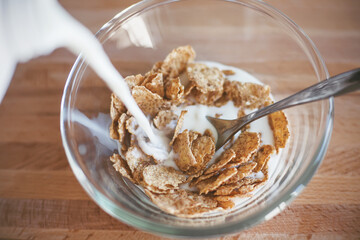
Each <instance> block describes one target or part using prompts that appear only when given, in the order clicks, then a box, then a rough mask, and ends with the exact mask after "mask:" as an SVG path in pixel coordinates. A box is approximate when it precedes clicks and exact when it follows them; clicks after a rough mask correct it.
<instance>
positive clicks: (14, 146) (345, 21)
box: [0, 0, 360, 239]
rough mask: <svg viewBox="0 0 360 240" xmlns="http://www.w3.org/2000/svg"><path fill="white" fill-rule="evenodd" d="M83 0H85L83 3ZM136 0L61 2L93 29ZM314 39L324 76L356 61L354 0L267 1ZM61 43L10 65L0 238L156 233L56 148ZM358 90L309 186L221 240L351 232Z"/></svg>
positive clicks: (358, 35) (355, 228)
mask: <svg viewBox="0 0 360 240" xmlns="http://www.w3.org/2000/svg"><path fill="white" fill-rule="evenodd" d="M85 2H86V3H85ZM135 2H136V1H130V0H122V1H100V0H89V1H71V0H64V1H61V3H62V4H63V6H64V7H65V8H66V9H67V10H68V11H69V12H70V13H71V14H72V15H73V16H75V17H76V18H77V19H78V20H79V21H80V22H82V23H83V24H85V25H86V26H87V27H89V28H90V29H91V30H92V31H93V32H95V31H96V30H97V29H99V27H100V26H101V25H102V24H103V23H104V22H106V21H107V20H109V19H110V18H111V17H112V16H113V15H115V14H116V13H117V12H119V11H120V10H121V9H123V8H125V7H127V6H129V5H131V4H133V3H135ZM268 2H269V3H270V4H272V5H274V6H275V7H277V8H279V9H280V10H281V11H283V12H284V13H285V14H287V15H288V16H289V17H290V18H292V19H293V20H294V21H295V22H296V23H297V24H298V25H300V26H301V27H302V28H303V29H304V30H305V32H306V33H307V34H308V35H309V36H310V38H311V39H312V40H313V41H314V42H315V44H316V45H317V47H318V49H319V50H320V52H321V54H322V56H323V57H324V59H325V61H326V64H327V67H328V69H329V72H330V74H331V75H334V74H337V73H340V72H342V71H346V70H349V69H351V68H355V67H359V66H360V14H359V11H360V1H358V0H346V1H340V0H331V1H328V0H316V1H312V0H306V1H287V0H271V1H268ZM74 60H75V56H74V55H72V54H70V53H69V52H68V51H67V50H64V49H60V50H56V51H55V52H54V53H52V54H51V55H49V56H45V57H40V58H37V59H34V60H31V61H30V62H28V63H25V64H19V65H18V66H17V69H16V72H15V75H14V77H13V81H12V83H11V86H10V88H9V91H8V92H7V95H6V97H5V99H4V101H3V103H2V104H1V105H0V126H1V127H0V239H158V237H155V236H153V235H150V234H148V233H144V232H141V231H138V230H136V229H134V228H132V227H129V226H127V225H125V224H122V223H120V222H118V221H117V220H115V219H114V218H112V217H110V216H109V215H107V214H106V213H105V212H103V211H102V210H101V209H100V208H99V207H98V206H96V205H95V203H94V202H93V201H92V200H91V199H90V198H89V197H88V195H87V194H86V193H85V192H84V190H83V189H82V188H81V186H80V185H79V183H78V182H77V180H76V179H75V177H74V175H73V173H72V171H71V169H70V167H69V164H68V162H67V159H66V157H65V154H64V150H63V148H62V144H61V140H60V131H59V110H60V100H61V94H62V88H63V86H64V83H65V80H66V77H67V75H68V73H69V70H70V68H71V66H72V64H73V62H74ZM359 105H360V92H357V93H353V94H350V95H347V96H343V97H340V98H337V99H336V100H335V124H334V131H333V135H332V139H331V144H330V147H329V150H328V153H327V155H326V157H325V159H324V161H323V163H322V165H321V167H320V169H319V171H318V172H317V173H316V175H315V176H314V178H313V179H312V181H311V182H310V184H309V186H308V187H307V188H306V189H305V191H304V192H303V193H302V194H301V195H300V196H299V197H298V198H297V199H296V200H295V201H294V202H293V203H292V205H291V206H290V207H288V208H287V209H286V210H285V211H283V212H282V213H280V214H279V215H278V216H276V217H275V218H274V219H272V220H271V221H268V222H266V223H263V224H260V225H258V226H256V227H253V228H251V229H249V230H247V231H244V232H242V233H240V234H238V235H236V236H232V237H228V238H226V239H238V238H241V239H242V238H247V239H359V238H360V143H359V142H360V121H359V119H360V106H359Z"/></svg>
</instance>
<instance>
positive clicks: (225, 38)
mask: <svg viewBox="0 0 360 240" xmlns="http://www.w3.org/2000/svg"><path fill="white" fill-rule="evenodd" d="M96 36H97V38H98V39H99V41H100V42H101V43H102V44H103V47H104V49H105V51H106V52H107V54H108V55H109V57H110V59H111V61H112V63H113V64H114V65H115V67H116V68H117V69H118V70H119V72H120V73H121V74H122V75H123V76H127V75H131V74H137V73H142V74H144V73H145V72H147V71H148V70H149V69H150V68H151V66H152V65H153V64H154V63H155V62H157V61H161V60H163V59H164V57H165V56H166V54H167V53H168V52H170V51H171V50H172V49H173V48H175V47H178V46H181V45H187V44H190V45H192V46H193V48H194V49H195V51H196V53H197V58H196V60H200V61H201V60H208V61H216V62H220V63H223V64H227V65H231V66H235V67H239V68H241V69H243V70H245V71H247V72H249V73H251V74H253V75H254V76H255V77H257V78H258V79H259V80H260V81H262V82H263V83H265V84H268V85H270V87H271V89H272V94H273V96H274V97H275V99H277V100H279V99H282V98H283V97H285V96H288V95H290V94H293V93H295V92H297V91H299V90H301V89H303V88H305V87H307V86H309V85H311V84H314V83H315V82H318V81H321V80H322V79H325V78H327V77H328V73H327V70H326V66H325V64H324V62H323V60H322V58H321V56H320V54H319V52H318V51H317V49H316V48H315V46H314V44H313V43H312V42H311V40H310V39H309V38H308V37H307V36H306V35H305V34H304V33H303V32H302V30H301V29H300V28H299V27H298V26H297V25H296V24H295V23H294V22H292V21H291V20H290V19H289V18H288V17H286V16H285V15H284V14H282V13H281V12H279V11H278V10H276V9H274V8H273V7H271V6H269V5H268V4H266V3H264V2H261V1H255V0H228V1H227V0H205V1H204V0H192V1H188V0H183V1H171V0H148V1H143V2H140V3H138V4H135V5H133V6H131V7H129V8H127V9H125V10H124V11H122V12H121V13H119V14H118V15H116V16H115V17H114V18H113V19H112V20H111V21H109V22H108V23H106V24H105V25H104V26H103V27H102V28H101V29H100V30H99V32H98V33H97V34H96ZM109 106H110V90H109V89H108V88H107V87H106V86H105V84H104V83H103V82H102V81H101V79H100V78H99V77H98V76H97V75H96V74H95V73H94V72H93V71H92V70H91V69H90V68H88V67H87V64H86V63H84V60H83V59H82V58H81V56H80V57H79V58H78V59H77V60H76V62H75V64H74V66H73V68H72V70H71V72H70V75H69V77H68V79H67V82H66V86H65V89H64V94H63V99H62V104H61V119H60V126H61V134H62V141H63V144H64V148H65V152H66V154H67V157H68V160H69V163H70V166H71V168H72V170H73V172H74V174H75V176H76V177H77V179H78V180H79V182H80V184H81V185H82V186H83V188H84V189H85V190H86V192H87V193H88V194H89V195H90V196H91V198H93V199H94V201H95V202H96V203H97V204H98V205H99V206H100V207H101V208H102V209H103V210H104V211H106V212H107V213H109V214H110V215H112V216H113V217H115V218H117V219H119V220H120V221H122V222H124V223H126V224H129V225H131V226H134V227H136V228H139V229H141V230H144V231H148V232H152V233H155V234H160V235H166V236H177V237H210V236H219V235H224V234H230V233H236V232H238V231H241V230H243V229H246V228H249V227H251V226H253V225H255V224H258V223H261V222H263V221H266V220H269V219H270V218H272V217H273V216H275V215H276V214H278V213H279V212H281V211H282V210H283V209H284V208H285V207H286V206H287V205H288V204H289V203H290V202H291V201H292V200H293V199H294V198H295V197H296V196H297V195H298V194H299V193H300V192H301V191H302V189H303V188H304V187H305V185H306V184H307V183H308V182H309V181H310V179H311V177H312V176H313V175H314V173H315V171H316V170H317V168H318V167H319V164H320V163H321V161H322V159H323V158H324V155H325V152H326V149H327V146H328V144H329V140H330V135H331V131H332V126H333V99H329V100H324V101H320V102H315V103H311V104H307V105H303V106H298V107H295V108H291V109H288V110H285V113H286V114H287V116H288V119H289V123H290V132H291V137H290V140H289V143H288V145H287V147H286V148H285V149H283V151H282V152H281V154H280V156H279V161H278V162H275V163H273V166H272V167H273V168H274V169H275V171H273V172H272V173H271V174H270V177H269V182H268V183H267V184H266V185H265V186H263V187H262V188H261V189H259V190H258V191H257V192H256V194H255V195H254V196H253V197H252V198H249V199H246V200H245V201H244V202H243V203H242V204H240V205H239V206H238V207H236V208H235V209H233V210H231V211H229V212H227V213H226V214H218V215H216V214H215V215H214V216H210V217H200V218H196V219H184V218H179V217H175V216H172V215H168V214H166V213H164V212H162V211H161V210H159V209H158V208H157V207H156V206H154V205H153V204H152V203H151V202H150V201H149V199H148V198H147V197H146V196H145V195H144V194H143V192H142V191H140V190H139V189H138V188H137V187H135V186H134V185H132V184H130V183H129V181H127V180H124V179H123V178H121V177H120V175H119V174H118V173H117V172H115V171H114V169H113V167H112V164H111V162H110V161H109V156H110V155H112V153H113V151H115V150H116V149H117V145H116V142H115V141H113V140H111V139H110V138H109V133H108V127H109V124H110V116H109Z"/></svg>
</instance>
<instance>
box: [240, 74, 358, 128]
mask: <svg viewBox="0 0 360 240" xmlns="http://www.w3.org/2000/svg"><path fill="white" fill-rule="evenodd" d="M358 89H360V68H357V69H353V70H350V71H348V72H344V73H341V74H339V75H336V76H333V77H330V78H328V79H326V80H324V81H321V82H319V83H317V84H315V85H312V86H311V87H308V88H306V89H304V90H302V91H300V92H298V93H295V94H294V95H291V96H289V97H287V98H284V99H283V100H281V101H279V102H276V103H274V104H272V105H269V106H267V107H264V108H261V109H259V110H258V111H256V112H253V113H250V114H249V115H247V119H248V121H246V123H249V122H252V121H254V120H256V119H258V118H261V117H263V116H265V115H268V114H270V113H273V112H277V111H280V110H282V109H285V108H289V107H293V106H296V105H300V104H304V103H309V102H314V101H318V100H322V99H326V98H329V97H336V96H339V95H342V94H346V93H349V92H353V91H356V90H358Z"/></svg>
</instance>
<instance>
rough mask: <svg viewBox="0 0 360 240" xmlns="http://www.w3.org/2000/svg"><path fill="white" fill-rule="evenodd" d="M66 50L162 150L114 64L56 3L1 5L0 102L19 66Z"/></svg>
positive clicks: (9, 1) (6, 0) (8, 0)
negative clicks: (79, 58)
mask: <svg viewBox="0 0 360 240" xmlns="http://www.w3.org/2000/svg"><path fill="white" fill-rule="evenodd" d="M59 47H67V48H69V49H70V50H71V51H72V52H74V53H75V54H79V53H81V56H82V57H83V58H84V59H85V61H86V62H87V63H88V64H89V65H90V66H91V68H92V69H93V70H94V71H95V72H96V73H97V74H98V75H99V76H100V77H101V78H102V79H103V80H104V82H105V83H106V84H107V85H108V87H109V88H110V89H111V90H112V91H113V92H114V93H115V94H116V95H117V96H118V97H119V98H120V99H121V101H122V102H123V103H124V104H125V106H126V107H127V109H128V110H129V112H130V113H131V114H132V115H133V116H134V117H135V118H136V120H137V122H138V124H139V125H140V127H141V128H142V129H143V130H144V132H145V133H146V136H147V137H148V138H149V139H150V141H151V142H152V144H153V145H154V146H157V147H161V146H163V139H162V138H161V137H157V136H156V135H155V134H154V133H153V131H152V129H151V126H150V124H149V121H148V119H147V118H146V117H145V115H144V114H143V113H142V111H141V110H140V108H139V107H138V105H137V104H136V102H135V100H134V99H133V97H132V95H131V93H130V90H129V87H128V86H127V84H126V83H125V81H124V78H123V77H122V76H121V75H120V74H119V72H118V71H117V70H116V69H115V67H114V66H113V65H112V64H111V62H110V60H109V58H108V57H107V55H106V54H105V52H104V50H103V48H102V46H101V44H100V43H99V42H98V40H97V39H96V38H95V37H94V35H93V34H92V33H91V32H90V31H89V30H88V29H86V28H85V27H83V26H82V25H81V24H80V23H79V22H78V21H76V20H75V19H74V18H73V17H71V15H69V14H68V13H67V12H66V11H65V10H64V9H63V8H62V7H61V5H60V4H59V3H58V2H57V1H55V0H32V1H17V0H2V1H0V65H1V66H2V70H1V71H0V102H1V100H2V98H3V96H4V95H5V92H6V89H7V87H8V85H9V83H10V80H11V76H12V74H13V72H14V70H15V66H16V63H17V62H25V61H28V60H29V59H31V58H33V57H36V56H40V55H43V54H48V53H50V52H51V51H53V50H54V49H56V48H59Z"/></svg>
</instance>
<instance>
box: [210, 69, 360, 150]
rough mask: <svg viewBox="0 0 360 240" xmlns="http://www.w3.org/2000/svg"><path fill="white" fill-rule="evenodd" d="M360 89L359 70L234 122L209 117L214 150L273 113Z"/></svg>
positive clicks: (342, 74)
mask: <svg viewBox="0 0 360 240" xmlns="http://www.w3.org/2000/svg"><path fill="white" fill-rule="evenodd" d="M357 89H360V68H357V69H353V70H351V71H348V72H344V73H341V74H339V75H336V76H333V77H330V78H328V79H326V80H324V81H321V82H319V83H317V84H315V85H312V86H311V87H308V88H306V89H304V90H302V91H300V92H298V93H295V94H294V95H292V96H290V97H287V98H285V99H283V100H281V101H279V102H276V103H274V104H272V105H269V106H267V107H264V108H261V109H259V110H257V111H255V112H252V113H250V114H248V115H246V116H244V117H242V118H238V119H234V120H224V119H218V118H214V117H210V116H206V118H207V119H208V120H209V121H210V123H211V124H212V125H214V127H215V129H216V131H217V133H218V140H217V142H216V150H218V149H219V148H221V147H222V146H223V145H224V144H225V143H226V142H227V141H228V140H229V139H230V138H231V137H232V136H234V134H235V133H237V132H238V131H239V130H240V129H241V128H242V127H244V126H245V125H247V124H249V123H251V122H252V121H255V120H256V119H259V118H261V117H263V116H266V115H268V114H271V113H273V112H277V111H280V110H282V109H285V108H289V107H293V106H296V105H300V104H304V103H309V102H314V101H318V100H322V99H325V98H329V97H336V96H339V95H343V94H346V93H349V92H353V91H355V90H357Z"/></svg>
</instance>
